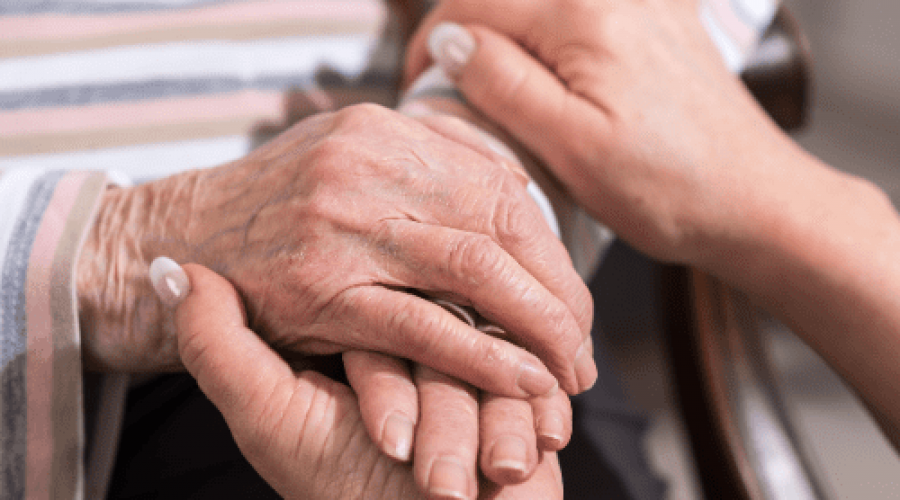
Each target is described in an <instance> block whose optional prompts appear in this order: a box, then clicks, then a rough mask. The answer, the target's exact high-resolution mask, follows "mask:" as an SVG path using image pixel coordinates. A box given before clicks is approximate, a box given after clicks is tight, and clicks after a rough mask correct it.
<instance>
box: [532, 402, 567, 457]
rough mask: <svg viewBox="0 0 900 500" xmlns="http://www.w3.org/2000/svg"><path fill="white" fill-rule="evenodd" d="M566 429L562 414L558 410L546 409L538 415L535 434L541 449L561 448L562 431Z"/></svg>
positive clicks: (552, 449)
mask: <svg viewBox="0 0 900 500" xmlns="http://www.w3.org/2000/svg"><path fill="white" fill-rule="evenodd" d="M565 431H566V426H565V423H564V422H563V418H562V415H560V414H559V412H558V411H553V410H550V411H547V412H546V413H545V414H543V415H541V416H539V417H538V421H537V434H538V440H539V441H540V442H541V449H542V450H551V451H557V450H560V449H562V445H563V442H564V438H563V433H564V432H565Z"/></svg>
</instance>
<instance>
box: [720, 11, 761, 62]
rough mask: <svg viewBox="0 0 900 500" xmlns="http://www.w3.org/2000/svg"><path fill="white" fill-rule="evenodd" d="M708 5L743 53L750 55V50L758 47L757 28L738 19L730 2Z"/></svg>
mask: <svg viewBox="0 0 900 500" xmlns="http://www.w3.org/2000/svg"><path fill="white" fill-rule="evenodd" d="M707 5H708V6H709V9H710V11H711V12H712V14H713V15H714V16H715V17H716V19H717V20H718V21H719V23H721V27H722V29H724V30H725V32H726V33H728V35H729V36H730V37H731V39H732V40H733V41H734V42H735V43H736V44H737V45H738V47H740V49H741V52H743V53H744V54H745V55H747V54H749V53H750V50H751V49H753V48H754V47H755V46H756V43H757V41H758V39H759V36H760V33H757V31H756V28H754V27H753V26H750V25H749V24H747V23H745V22H744V20H743V19H741V18H740V17H738V15H737V13H736V12H735V11H734V8H732V7H731V2H730V0H711V1H709V2H707Z"/></svg>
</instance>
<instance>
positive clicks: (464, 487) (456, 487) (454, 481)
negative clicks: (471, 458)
mask: <svg viewBox="0 0 900 500" xmlns="http://www.w3.org/2000/svg"><path fill="white" fill-rule="evenodd" d="M428 494H429V495H431V496H432V497H434V498H441V499H447V500H451V499H452V500H465V499H466V498H469V474H468V473H467V472H466V469H465V468H463V466H462V465H461V464H459V463H457V462H454V461H452V460H447V459H443V458H442V459H438V460H436V461H435V462H434V465H432V466H431V476H429V478H428Z"/></svg>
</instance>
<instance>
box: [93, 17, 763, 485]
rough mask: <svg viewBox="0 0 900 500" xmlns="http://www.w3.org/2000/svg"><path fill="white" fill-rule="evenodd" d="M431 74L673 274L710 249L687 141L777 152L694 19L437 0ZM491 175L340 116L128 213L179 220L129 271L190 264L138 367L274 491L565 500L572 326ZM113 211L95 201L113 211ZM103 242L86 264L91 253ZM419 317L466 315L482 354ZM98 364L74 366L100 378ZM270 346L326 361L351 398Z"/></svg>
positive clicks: (484, 157) (429, 132) (578, 340)
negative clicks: (164, 337)
mask: <svg viewBox="0 0 900 500" xmlns="http://www.w3.org/2000/svg"><path fill="white" fill-rule="evenodd" d="M435 62H436V63H437V64H439V65H440V66H441V67H443V68H444V69H445V71H446V72H447V73H448V74H450V75H451V76H452V77H453V78H454V79H455V80H456V82H457V84H458V86H459V88H460V90H461V91H462V92H463V93H464V94H465V95H466V97H467V98H468V99H469V101H470V103H471V104H472V105H473V106H474V107H475V108H476V109H478V110H479V111H481V112H482V113H484V114H485V115H486V116H487V117H488V118H489V119H491V120H492V121H494V122H496V123H497V124H498V125H499V126H500V127H501V128H503V129H504V130H505V131H506V132H508V133H509V134H510V135H511V136H512V137H514V138H515V139H516V140H518V141H519V142H520V143H521V144H523V145H525V146H526V147H527V148H528V149H529V150H531V151H532V152H533V154H535V155H536V156H537V157H539V158H541V159H542V160H543V161H544V162H545V163H546V164H547V165H548V167H549V168H550V169H552V170H553V174H554V175H555V176H556V177H557V179H558V180H559V182H560V183H561V185H562V186H564V187H565V188H566V189H567V190H568V192H569V193H570V194H571V195H572V197H573V198H574V199H575V200H576V201H578V202H579V203H581V204H582V205H584V206H586V207H587V208H588V210H589V211H590V212H591V213H593V214H594V215H595V216H596V217H598V219H600V220H602V221H603V222H605V223H607V224H608V225H610V226H611V227H612V228H613V229H614V230H615V231H616V232H617V233H618V234H619V235H620V236H622V237H624V238H625V239H626V240H628V241H629V242H631V243H632V244H634V245H635V246H637V247H639V248H641V249H643V250H645V251H647V252H648V253H650V254H651V255H654V256H656V257H658V258H662V259H667V260H677V261H683V262H690V261H691V260H692V259H693V258H694V257H693V256H694V255H697V254H698V252H697V250H698V249H699V248H700V247H699V246H698V241H699V240H698V238H697V235H698V232H700V231H698V228H702V229H705V230H710V231H714V230H716V229H717V228H716V227H714V226H715V224H714V223H713V222H715V221H711V220H710V221H706V220H705V219H704V217H706V216H705V215H704V214H705V213H706V212H705V210H706V209H708V208H709V207H710V206H715V204H716V203H717V200H714V199H711V198H707V199H699V200H698V199H697V198H696V197H695V194H696V193H697V192H707V191H705V190H703V189H696V186H695V184H696V185H700V184H702V183H706V184H708V183H709V182H710V181H709V179H708V178H704V176H706V177H710V176H714V175H720V173H719V172H713V171H712V170H704V168H703V167H702V166H703V165H708V164H715V162H712V161H705V160H709V159H710V158H709V157H710V155H712V154H713V153H715V150H716V147H717V145H716V144H715V143H714V141H713V140H712V139H709V138H708V136H707V134H706V131H707V130H710V129H716V128H718V129H719V130H724V131H726V132H727V131H728V130H733V131H741V132H742V133H743V135H741V134H733V135H731V136H729V134H727V133H723V134H721V135H722V136H724V137H727V138H728V140H729V141H732V140H733V141H738V142H740V141H748V142H750V143H752V145H753V146H754V147H757V146H758V145H759V144H765V143H767V141H773V142H775V143H779V141H780V139H779V137H778V136H777V134H776V133H775V132H774V131H773V132H768V131H767V130H768V129H766V128H765V127H759V126H755V125H756V124H757V123H758V122H765V118H763V112H762V111H761V110H759V109H758V107H757V106H756V105H755V104H754V103H753V101H752V98H751V97H750V96H749V95H748V94H747V93H746V91H744V90H743V88H742V87H741V85H740V83H739V81H738V80H736V79H735V78H734V77H733V76H732V75H731V74H730V73H729V72H728V70H727V68H725V66H724V64H723V62H722V61H721V59H720V57H719V55H718V53H717V52H716V50H715V48H714V47H713V46H712V44H711V43H710V41H709V40H708V38H707V36H706V33H705V32H704V30H703V28H702V26H701V25H700V23H699V21H698V16H697V5H696V2H695V1H693V0H650V1H646V0H645V1H637V0H627V1H621V0H620V1H606V0H595V1H586V0H585V1H576V0H554V1H550V0H488V1H485V0H477V1H475V0H455V1H445V2H443V3H441V4H440V5H439V6H438V7H436V9H435V10H434V11H433V13H432V14H431V15H430V17H429V18H428V19H427V20H426V21H425V23H424V24H423V26H422V27H421V28H420V31H419V33H418V34H417V35H416V37H415V38H414V40H413V43H412V45H411V50H410V52H409V55H408V59H407V72H408V74H407V77H408V78H409V79H411V78H413V77H414V76H415V75H416V74H418V73H420V72H421V71H423V70H424V69H425V68H427V67H428V66H430V65H431V64H434V63H435ZM695 75H697V76H695ZM674 81H681V82H684V85H667V84H665V82H674ZM728 109H736V111H735V112H733V113H729V112H727V111H722V110H728ZM676 123H677V126H676V125H675V124H676ZM748 130H749V131H752V132H747V131H748ZM753 134H755V135H756V136H755V137H749V136H751V135H753ZM507 162H508V160H506V159H505V158H504V157H503V156H502V155H499V154H498V153H496V152H495V151H493V150H492V149H491V148H490V147H487V146H486V145H485V144H484V143H483V142H482V140H481V138H480V137H479V136H478V135H477V134H475V133H473V132H471V131H468V130H467V129H466V127H464V126H461V125H460V123H457V122H455V121H454V120H452V119H450V120H448V119H440V118H423V119H420V120H415V119H411V118H408V117H403V116H400V115H398V114H396V113H394V112H392V111H388V110H384V109H381V108H376V107H373V106H363V107H355V108H350V109H347V110H344V111H341V112H338V113H335V114H332V115H322V116H319V117H314V118H311V119H309V120H305V121H304V122H301V123H300V124H299V125H297V126H295V127H294V128H292V129H291V130H289V131H287V132H286V133H284V134H282V135H281V136H280V137H278V138H276V139H275V140H273V141H272V142H271V143H269V144H267V145H265V146H263V147H262V148H260V149H259V150H257V151H255V152H254V153H252V154H251V155H250V156H248V157H247V158H245V159H243V160H241V161H239V162H236V163H235V164H231V165H227V166H224V167H222V168H219V169H214V170H212V171H211V172H208V173H193V174H188V175H185V176H181V177H176V178H173V179H170V180H168V181H165V182H168V184H165V183H163V184H158V185H155V186H154V185H149V186H147V187H145V188H143V189H144V190H143V191H139V193H143V194H142V195H140V196H143V197H144V199H149V200H155V201H157V202H156V203H153V202H151V203H150V204H153V205H167V204H174V205H178V204H179V203H185V204H188V205H189V206H190V210H189V213H191V216H190V217H189V218H187V219H185V220H179V219H177V217H176V215H174V214H178V213H180V212H179V211H177V210H171V209H170V210H167V211H165V215H159V216H158V219H154V220H151V221H149V222H147V221H143V222H144V224H143V225H141V224H136V225H134V226H131V227H144V228H147V227H152V228H154V229H145V231H147V232H148V233H153V232H154V231H156V232H157V233H159V234H156V233H153V236H155V237H147V234H144V235H142V236H141V237H140V238H136V239H140V240H141V241H142V242H152V243H148V245H150V246H147V247H144V248H143V249H142V251H143V252H145V253H146V254H154V255H169V256H172V257H173V258H174V259H175V260H176V261H178V262H199V263H201V264H203V265H197V264H187V265H185V266H184V268H183V270H182V269H181V268H178V267H177V266H175V267H173V265H171V264H168V265H167V264H160V265H159V266H156V271H155V277H154V281H153V283H154V288H155V289H156V290H157V293H159V294H160V297H162V299H163V303H164V304H165V306H163V307H162V308H161V309H160V312H159V314H160V316H163V317H164V316H165V315H166V314H167V313H166V311H168V310H169V309H166V307H174V308H175V309H174V311H175V312H174V326H173V329H174V331H175V333H176V334H177V335H173V338H177V342H174V341H173V342H169V343H168V344H165V343H164V342H162V343H161V346H162V348H161V349H157V350H156V351H155V352H157V353H159V352H169V354H171V352H172V351H177V353H178V354H180V359H181V362H183V364H184V366H185V367H186V368H187V369H188V371H190V373H191V374H192V375H193V376H194V377H196V379H197V380H198V382H199V385H200V387H201V389H202V390H203V391H204V392H205V393H206V395H207V396H208V397H209V398H210V400H211V401H212V402H213V403H214V404H215V405H216V406H217V407H218V408H219V410H220V411H221V412H222V413H223V415H224V417H225V419H226V421H227V422H228V424H229V426H230V428H231V430H232V433H233V434H234V437H235V439H236V441H237V443H238V445H239V446H240V448H241V450H242V451H243V453H244V454H245V456H246V457H247V459H248V460H249V461H250V462H251V463H252V464H253V465H254V467H255V468H256V469H257V471H258V472H259V473H260V474H261V475H262V476H263V477H264V478H265V479H266V480H267V481H268V482H269V483H270V484H271V485H272V486H273V487H274V488H275V489H276V490H277V491H278V492H279V493H280V494H282V495H283V496H285V497H288V498H323V499H324V498H419V497H426V498H432V499H445V498H446V499H475V498H503V499H513V498H517V499H552V498H561V497H562V478H561V475H560V471H559V466H558V463H557V461H556V455H555V452H556V451H557V450H559V449H561V448H562V447H563V446H565V445H566V443H567V441H568V439H569V436H570V433H571V408H570V406H569V401H568V395H574V394H577V393H579V392H581V391H584V390H586V389H587V388H589V387H590V386H591V385H592V384H593V382H594V379H595V378H596V367H595V366H594V364H593V359H592V346H591V341H590V326H591V320H592V317H591V316H592V310H593V307H592V302H591V299H590V295H589V293H588V291H587V289H586V287H585V286H584V284H583V282H582V281H581V279H580V278H579V276H578V275H577V274H576V273H575V271H574V270H573V269H572V266H571V262H570V260H569V259H568V256H567V254H566V252H565V249H564V248H563V246H562V245H561V243H560V242H559V241H558V239H557V238H556V237H555V236H554V234H553V233H552V232H551V230H550V229H549V227H548V226H547V224H546V223H545V222H544V220H543V217H542V215H541V213H540V211H539V209H537V207H536V206H535V205H534V204H533V203H532V202H531V200H530V198H529V197H528V195H527V193H526V182H524V181H523V179H522V178H521V176H518V175H516V174H515V173H514V172H513V171H512V170H511V169H510V168H509V166H508V165H507ZM698 166H701V167H698ZM686 173H688V174H687V175H685V174H686ZM260 183H262V184H261V185H263V186H270V187H271V186H279V189H276V190H272V189H253V187H254V186H255V185H257V184H260ZM692 183H693V184H692ZM260 193H264V194H263V195H260ZM120 195H122V194H121V193H119V194H116V193H112V194H110V195H109V196H110V199H109V200H107V202H108V203H107V204H106V205H107V206H110V207H115V206H120V207H121V206H125V205H128V203H126V202H125V201H122V200H118V201H117V199H116V198H115V197H116V196H120ZM723 196H724V194H723ZM718 201H722V200H718ZM226 208H227V209H226ZM110 213H112V212H110ZM102 214H103V212H102V211H101V216H102ZM223 214H226V215H223ZM245 214H250V216H245ZM213 215H215V217H213ZM172 218H175V219H172ZM707 218H708V217H707ZM111 219H114V218H113V217H111ZM127 219H128V217H125V220H126V221H127ZM720 219H721V218H720ZM720 222H721V221H720ZM725 223H726V222H722V224H725ZM284 224H291V227H293V228H294V230H293V231H287V232H286V231H279V230H278V228H279V227H282V226H283V225H284ZM163 226H165V227H169V228H170V230H169V231H170V232H166V230H162V229H159V227H163ZM171 228H183V231H184V233H183V234H182V233H179V235H180V236H179V235H174V232H175V229H171ZM718 229H722V228H718ZM101 231H102V229H101ZM160 234H165V235H166V237H165V238H163V237H159V235H160ZM179 238H180V239H179ZM103 241H104V240H103V239H102V237H98V238H97V241H95V242H94V244H95V245H97V246H98V247H100V249H99V250H98V249H94V252H100V253H105V254H109V255H112V254H114V253H115V252H114V251H109V250H104V249H103V244H104V243H102V242H103ZM173 242H174V243H173ZM185 248H187V249H188V250H184V249H185ZM700 253H701V254H702V252H700ZM230 255H234V256H235V257H234V258H230V257H228V256H230ZM210 269H214V270H215V271H216V272H212V271H211V270H210ZM95 272H99V271H96V270H95ZM101 274H102V272H101ZM226 278H227V279H226ZM411 290H414V291H416V293H408V292H409V291H411ZM432 299H442V300H446V301H449V302H452V303H456V304H461V305H464V306H471V307H473V308H474V309H475V310H477V311H478V312H479V314H481V315H482V316H484V318H486V319H487V320H489V321H490V322H492V323H493V324H494V325H496V326H497V327H499V328H500V330H501V331H502V332H503V337H504V338H497V337H493V336H490V335H487V334H484V333H482V332H480V331H478V330H476V329H474V328H471V327H470V326H468V325H466V324H465V323H463V322H462V321H460V320H459V319H458V318H456V317H455V316H453V315H452V314H450V313H449V312H448V311H447V310H445V309H443V308H441V307H440V306H439V305H437V304H435V303H434V301H433V300H432ZM98 309H100V308H99V307H98ZM146 309H147V310H151V309H152V307H151V306H146ZM144 314H145V316H150V315H152V314H151V313H148V312H147V311H146V310H145V313H144ZM112 316H115V315H112ZM123 316H127V314H120V315H119V317H116V318H113V320H111V322H110V324H115V323H116V321H118V322H119V323H125V321H123V320H122V317H123ZM102 317H103V315H102V314H101V313H100V312H97V313H96V314H95V319H96V318H102ZM160 321H161V322H162V323H165V320H164V319H163V320H160ZM95 323H96V324H95V326H96V328H95V331H97V332H100V333H99V334H98V335H103V332H109V331H112V330H113V328H112V327H109V328H107V327H105V326H104V325H103V324H102V323H103V321H101V320H100V319H96V321H95ZM119 326H121V324H120V325H119ZM126 336H127V334H126ZM109 344H110V343H109V342H107V343H106V344H104V343H102V342H98V343H97V345H99V346H100V347H98V350H97V352H93V353H90V354H89V358H92V359H93V361H94V362H95V363H98V364H103V363H104V362H106V363H107V364H109V365H110V366H112V367H116V366H120V365H121V362H122V360H121V359H119V358H116V357H115V356H112V355H110V354H109V353H108V352H104V351H103V349H104V347H103V346H104V345H107V346H108V345H109ZM163 344H164V345H163ZM273 348H274V349H276V350H278V351H279V352H286V351H294V352H301V353H305V354H333V353H338V352H340V353H343V359H344V363H345V368H346V372H347V375H348V379H349V381H350V384H351V386H352V389H351V388H349V387H346V386H344V385H341V384H338V383H336V382H334V381H331V380H330V379H327V378H325V377H324V376H322V375H320V374H317V373H315V372H313V371H308V370H307V371H298V370H295V369H293V368H292V366H291V365H290V364H289V363H288V362H287V361H285V358H283V357H282V356H279V355H278V354H276V352H275V350H273ZM134 350H135V351H141V349H134ZM105 360H106V361H105ZM407 360H409V361H407ZM89 361H90V359H89ZM598 487H601V488H602V485H598Z"/></svg>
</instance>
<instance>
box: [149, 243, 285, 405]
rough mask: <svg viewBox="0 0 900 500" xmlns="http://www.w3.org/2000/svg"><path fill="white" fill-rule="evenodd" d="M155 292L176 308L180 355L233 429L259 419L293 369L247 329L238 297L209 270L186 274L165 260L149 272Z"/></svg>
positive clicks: (191, 268)
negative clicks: (246, 419)
mask: <svg viewBox="0 0 900 500" xmlns="http://www.w3.org/2000/svg"><path fill="white" fill-rule="evenodd" d="M150 275H151V281H152V283H153V288H154V289H155V290H156V291H157V294H159V295H160V298H161V300H162V301H163V302H164V303H166V304H167V305H170V306H173V307H175V308H176V309H175V328H176V330H177V332H178V350H179V352H180V354H181V359H182V362H183V363H184V366H185V368H187V370H188V371H189V372H190V373H191V375H193V377H194V378H195V379H197V383H198V384H199V385H200V388H201V389H202V390H203V392H204V393H205V394H206V396H207V397H208V398H209V399H210V401H212V403H213V404H214V405H215V406H216V407H217V408H218V409H219V411H221V412H222V414H223V416H224V417H225V419H226V420H227V421H228V422H229V423H236V422H235V419H238V420H240V419H241V418H243V416H246V415H258V414H259V411H260V410H261V409H262V405H264V404H265V403H264V398H265V397H266V396H269V395H271V394H272V393H273V389H274V388H275V387H276V386H277V385H278V384H279V383H280V382H281V381H284V380H286V379H293V374H292V371H291V369H290V367H289V366H288V365H287V364H286V363H285V362H284V361H283V360H282V359H281V358H280V357H279V356H278V355H277V354H275V353H274V352H273V351H272V350H271V349H270V348H269V347H268V346H267V345H266V344H265V343H263V341H262V340H261V339H260V338H259V337H258V336H257V335H256V334H255V333H254V332H252V331H251V330H249V329H248V328H247V327H246V319H245V315H244V308H243V304H242V302H241V299H240V297H239V296H238V293H237V291H236V290H235V289H234V287H233V286H232V285H231V283H229V282H228V280H226V279H225V278H223V277H221V276H219V275H218V274H216V273H214V272H212V271H210V270H209V269H207V268H205V267H203V266H200V265H196V264H188V265H185V266H184V268H183V269H182V268H181V267H180V266H178V264H176V263H175V262H174V261H172V260H170V259H167V258H165V257H161V258H158V259H156V260H154V261H153V264H152V265H151V266H150Z"/></svg>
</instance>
